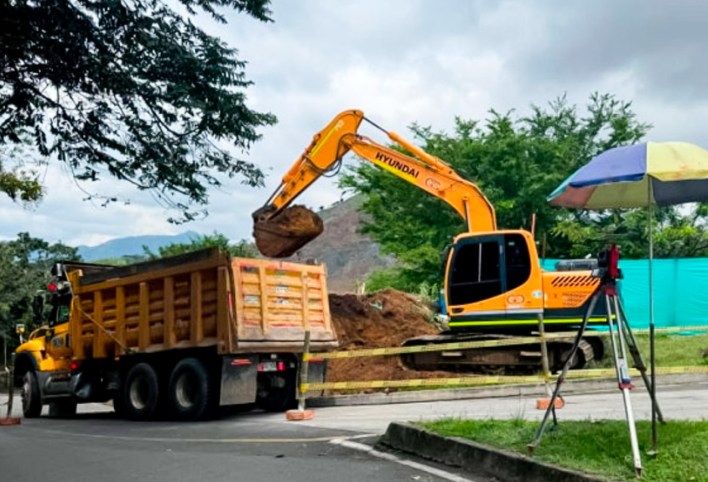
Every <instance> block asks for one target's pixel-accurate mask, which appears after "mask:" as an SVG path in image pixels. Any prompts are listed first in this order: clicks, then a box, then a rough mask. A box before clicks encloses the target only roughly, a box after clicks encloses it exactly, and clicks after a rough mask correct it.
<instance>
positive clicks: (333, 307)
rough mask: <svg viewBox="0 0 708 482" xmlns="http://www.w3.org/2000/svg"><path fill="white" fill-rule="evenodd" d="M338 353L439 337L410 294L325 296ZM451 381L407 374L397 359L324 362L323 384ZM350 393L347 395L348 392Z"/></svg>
mask: <svg viewBox="0 0 708 482" xmlns="http://www.w3.org/2000/svg"><path fill="white" fill-rule="evenodd" d="M329 304H330V311H331V313H332V321H333V323H334V326H335V329H336V331H337V336H338V337H339V343H340V349H341V350H353V349H362V348H381V347H395V346H400V345H401V344H402V343H403V342H404V341H405V340H407V339H408V338H412V337H415V336H420V335H433V334H436V333H439V331H440V330H439V328H437V327H436V326H435V325H433V324H432V323H431V322H430V320H431V319H432V318H433V312H432V310H431V309H430V307H428V306H427V305H426V304H425V303H423V302H422V301H421V300H420V299H418V298H416V297H415V296H413V295H410V294H407V293H403V292H400V291H396V290H392V289H387V290H383V291H379V292H376V293H373V294H370V295H364V296H356V295H352V294H346V295H336V294H330V296H329ZM450 376H454V375H452V374H450V373H448V372H422V371H414V370H408V369H406V368H404V367H403V365H402V364H401V362H400V361H399V358H398V355H392V356H378V357H361V358H346V359H334V360H329V364H328V368H327V381H329V382H339V381H370V380H402V379H412V378H433V377H450ZM349 393H351V392H349Z"/></svg>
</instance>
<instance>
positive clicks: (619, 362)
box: [605, 290, 642, 476]
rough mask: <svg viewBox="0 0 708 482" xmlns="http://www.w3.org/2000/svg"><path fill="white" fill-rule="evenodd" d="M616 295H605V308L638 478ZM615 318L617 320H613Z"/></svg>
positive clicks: (629, 386)
mask: <svg viewBox="0 0 708 482" xmlns="http://www.w3.org/2000/svg"><path fill="white" fill-rule="evenodd" d="M608 291H609V290H608ZM616 296H617V295H616V293H614V292H612V293H608V292H606V293H605V306H606V308H607V322H608V323H607V325H608V328H609V330H610V344H611V345H612V354H613V356H614V359H615V370H616V372H617V383H618V384H619V389H620V391H621V392H622V398H623V400H624V414H625V416H626V418H627V427H628V428H629V441H630V445H631V447H632V458H633V459H634V470H635V472H636V473H637V476H640V475H641V473H642V457H641V455H640V454H639V440H638V439H637V427H636V424H635V422H634V410H633V409H632V400H631V398H630V396H629V391H630V390H631V389H632V382H631V380H630V378H629V367H628V366H627V358H626V350H625V343H624V340H623V336H622V332H623V330H622V320H621V318H620V314H619V312H615V313H614V314H613V306H612V305H613V303H611V300H610V298H614V299H615V303H614V305H615V307H616V306H617V305H616ZM613 317H615V318H616V319H615V320H613ZM615 323H617V325H616V328H617V339H616V340H615Z"/></svg>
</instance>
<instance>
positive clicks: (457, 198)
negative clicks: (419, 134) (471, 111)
mask: <svg viewBox="0 0 708 482" xmlns="http://www.w3.org/2000/svg"><path fill="white" fill-rule="evenodd" d="M364 120H366V121H367V122H369V123H370V124H372V125H373V126H374V127H376V128H378V129H380V130H381V131H383V132H384V133H385V134H386V135H387V136H388V138H389V139H390V140H391V141H393V142H394V143H395V144H397V145H399V146H401V147H403V148H404V149H406V150H407V151H408V152H411V153H412V154H413V156H409V155H406V154H403V153H401V152H398V151H396V150H394V149H391V148H389V147H386V146H383V145H381V144H379V143H377V142H375V141H374V140H372V139H370V138H368V137H365V136H361V135H359V134H357V131H358V129H359V126H360V125H361V123H362V121H364ZM348 152H353V153H354V154H356V155H358V156H359V157H361V158H362V159H365V160H367V161H369V162H371V163H373V164H374V165H376V166H378V167H380V168H381V169H384V170H386V171H388V172H390V173H391V174H393V175H395V176H397V177H399V178H401V179H403V180H405V181H407V182H409V183H411V184H413V185H415V186H417V187H418V188H420V189H422V190H423V191H426V192H427V193H429V194H431V195H433V196H435V197H437V198H439V199H442V200H443V201H445V202H446V203H448V204H449V205H450V206H451V207H452V208H453V209H454V210H455V211H456V212H457V213H458V214H459V215H460V216H461V217H462V219H464V221H465V223H466V225H467V230H468V231H469V232H478V233H479V232H489V231H494V230H496V216H495V213H494V207H493V206H492V205H491V203H490V202H489V200H488V199H487V198H486V197H485V196H484V194H482V192H481V191H480V190H479V188H478V187H477V186H476V185H474V184H473V183H471V182H469V181H467V180H465V179H463V178H462V177H460V176H459V175H458V174H457V173H456V172H455V171H453V170H452V169H451V168H450V166H449V165H447V164H446V163H444V162H443V161H441V160H440V159H438V158H437V157H434V156H432V155H430V154H428V153H426V152H425V151H423V150H422V149H421V148H419V147H418V146H416V145H415V144H413V143H411V142H408V141H406V140H405V139H403V138H402V137H400V136H398V135H397V134H395V133H393V132H389V131H386V130H384V129H382V128H381V127H379V126H378V125H376V124H374V123H373V122H371V121H369V120H368V119H366V117H364V113H363V112H361V111H358V110H348V111H344V112H342V113H340V114H339V115H337V116H336V117H335V118H334V119H333V120H332V121H331V122H330V123H329V124H328V125H327V127H325V128H324V129H323V130H321V131H320V132H318V133H317V134H316V135H315V136H314V137H313V139H312V142H311V143H310V145H309V146H308V147H307V149H305V152H303V154H302V155H301V156H300V157H299V158H298V159H297V160H296V161H295V163H294V164H293V166H292V167H291V168H290V169H289V170H288V172H287V173H286V174H285V176H284V177H283V180H282V182H281V184H280V186H278V188H277V189H276V190H275V192H274V193H273V194H272V195H271V197H270V198H269V199H268V201H267V202H266V204H265V205H264V206H263V207H262V208H260V209H258V210H257V211H256V212H254V213H253V218H254V221H255V224H254V236H255V238H256V244H257V246H258V248H259V250H260V251H261V252H262V253H263V254H265V255H267V256H272V257H285V256H289V255H290V254H292V253H294V252H295V251H296V250H297V249H299V248H300V247H302V246H303V245H305V244H307V243H308V242H309V241H311V240H312V239H313V238H314V237H316V236H318V235H319V234H320V233H321V232H322V223H321V220H319V218H318V217H317V215H316V214H314V213H311V212H310V214H309V215H308V214H306V213H304V212H303V210H304V208H300V210H299V211H297V212H296V213H294V215H288V213H287V212H286V210H287V209H288V206H290V205H291V203H292V202H293V201H294V200H295V198H297V196H299V195H300V194H301V193H302V192H303V191H304V190H305V189H307V188H308V187H309V186H310V185H311V184H312V183H313V182H314V181H315V180H317V179H318V178H319V177H320V176H323V175H326V174H328V173H330V172H332V171H333V170H335V169H336V168H337V167H338V165H339V163H340V162H341V161H342V158H343V156H344V155H345V154H347V153H348ZM414 156H415V157H414ZM291 209H292V208H291ZM318 221H319V222H318Z"/></svg>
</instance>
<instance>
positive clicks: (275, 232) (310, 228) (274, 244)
mask: <svg viewBox="0 0 708 482" xmlns="http://www.w3.org/2000/svg"><path fill="white" fill-rule="evenodd" d="M253 220H254V224H253V237H254V238H255V239H256V247H257V248H258V251H260V252H261V254H262V255H264V256H268V257H270V258H287V257H288V256H292V255H293V254H294V253H295V252H296V251H297V250H298V249H300V248H301V247H303V246H305V245H306V244H307V243H309V242H310V241H312V240H313V239H315V238H316V237H317V236H319V235H320V234H322V231H324V223H323V222H322V219H321V218H320V217H319V216H318V215H317V214H315V213H314V212H312V211H310V210H309V209H307V208H306V207H304V206H291V207H289V208H286V209H284V210H283V211H281V212H280V213H278V214H277V215H275V216H273V217H270V216H268V210H267V209H266V210H262V209H261V210H258V211H256V212H255V213H253Z"/></svg>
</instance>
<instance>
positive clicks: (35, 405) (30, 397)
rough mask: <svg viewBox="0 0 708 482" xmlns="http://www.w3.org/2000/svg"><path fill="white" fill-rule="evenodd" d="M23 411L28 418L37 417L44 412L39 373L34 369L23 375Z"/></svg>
mask: <svg viewBox="0 0 708 482" xmlns="http://www.w3.org/2000/svg"><path fill="white" fill-rule="evenodd" d="M22 413H23V414H24V415H25V417H26V418H36V417H39V415H40V414H41V413H42V394H41V393H39V383H38V382H37V375H35V374H34V372H32V371H28V372H26V373H25V375H24V376H23V377H22Z"/></svg>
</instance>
